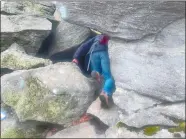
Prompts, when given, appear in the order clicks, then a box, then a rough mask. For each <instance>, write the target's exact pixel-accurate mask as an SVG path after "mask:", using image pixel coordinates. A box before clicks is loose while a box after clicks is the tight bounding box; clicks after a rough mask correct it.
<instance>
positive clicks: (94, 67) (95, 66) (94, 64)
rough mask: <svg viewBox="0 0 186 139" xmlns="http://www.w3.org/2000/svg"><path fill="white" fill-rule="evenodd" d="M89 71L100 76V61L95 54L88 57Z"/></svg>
mask: <svg viewBox="0 0 186 139" xmlns="http://www.w3.org/2000/svg"><path fill="white" fill-rule="evenodd" d="M90 62H91V71H96V72H98V73H99V74H100V75H101V72H102V70H101V59H100V56H99V54H98V53H97V52H94V53H92V55H91V57H90Z"/></svg>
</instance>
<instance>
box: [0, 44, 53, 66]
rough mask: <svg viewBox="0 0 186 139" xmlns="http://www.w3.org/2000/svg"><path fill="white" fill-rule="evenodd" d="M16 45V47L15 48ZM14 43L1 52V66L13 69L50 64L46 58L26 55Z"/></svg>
mask: <svg viewBox="0 0 186 139" xmlns="http://www.w3.org/2000/svg"><path fill="white" fill-rule="evenodd" d="M15 47H16V48H15ZM21 49H23V48H22V47H20V46H17V44H16V43H14V44H12V45H11V47H10V48H9V49H8V50H6V51H4V52H3V53H2V54H1V67H2V68H9V69H13V70H22V69H31V68H37V67H42V66H46V65H49V64H51V63H52V62H51V61H50V60H48V59H42V58H36V57H33V56H30V55H27V54H26V53H25V51H23V50H21Z"/></svg>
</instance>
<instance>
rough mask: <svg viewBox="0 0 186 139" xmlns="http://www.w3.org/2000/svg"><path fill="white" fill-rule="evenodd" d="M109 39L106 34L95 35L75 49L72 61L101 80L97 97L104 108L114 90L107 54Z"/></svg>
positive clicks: (109, 104)
mask: <svg viewBox="0 0 186 139" xmlns="http://www.w3.org/2000/svg"><path fill="white" fill-rule="evenodd" d="M109 39H110V37H109V36H108V35H106V34H101V35H96V36H95V37H93V38H92V39H90V40H88V41H86V42H85V43H83V44H82V45H81V46H80V47H79V48H78V49H77V51H76V52H75V54H74V56H73V61H72V62H74V63H76V64H77V65H78V67H79V68H80V69H81V70H82V71H84V72H86V73H88V74H91V76H92V77H93V78H96V79H97V81H98V82H100V83H101V81H103V86H102V92H101V93H100V95H99V99H100V101H101V106H102V107H105V108H109V107H110V106H111V104H112V103H113V100H112V94H113V92H114V91H115V80H114V78H113V76H112V74H111V70H110V59H109V54H108V41H109ZM101 79H103V80H101Z"/></svg>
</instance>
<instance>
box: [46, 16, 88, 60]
mask: <svg viewBox="0 0 186 139" xmlns="http://www.w3.org/2000/svg"><path fill="white" fill-rule="evenodd" d="M56 18H58V17H56ZM56 20H57V19H56ZM90 35H91V31H90V29H88V28H86V27H81V26H78V25H74V24H70V23H68V22H66V21H64V20H61V22H60V23H59V25H58V26H57V28H56V31H55V38H54V44H53V46H52V47H51V49H50V52H49V56H52V55H54V54H56V53H58V52H63V51H65V50H68V49H70V48H73V47H77V46H78V45H80V44H81V43H82V42H84V41H85V40H86V39H87V38H88V37H90Z"/></svg>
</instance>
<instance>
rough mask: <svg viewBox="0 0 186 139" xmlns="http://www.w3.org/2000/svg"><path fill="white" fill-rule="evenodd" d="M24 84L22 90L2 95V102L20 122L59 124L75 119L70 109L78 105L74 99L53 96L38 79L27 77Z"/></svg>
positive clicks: (64, 96)
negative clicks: (11, 109) (10, 108)
mask: <svg viewBox="0 0 186 139" xmlns="http://www.w3.org/2000/svg"><path fill="white" fill-rule="evenodd" d="M25 82H26V87H25V89H24V90H22V91H20V92H4V93H3V94H4V96H3V99H4V102H5V103H6V104H7V105H9V106H11V107H13V108H14V109H15V111H16V113H17V115H18V117H19V119H20V120H23V121H24V120H38V121H47V122H53V123H59V121H65V122H66V121H67V122H68V120H69V119H70V118H74V117H75V116H74V115H75V113H74V112H73V110H72V109H73V108H75V107H76V106H77V104H78V102H77V100H76V99H74V98H73V97H71V96H70V95H61V96H53V95H52V93H51V92H50V90H49V89H48V88H47V87H46V86H44V85H43V84H42V82H41V81H40V80H39V79H38V78H35V77H28V78H27V79H25ZM67 100H69V101H70V102H71V103H68V101H67Z"/></svg>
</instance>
